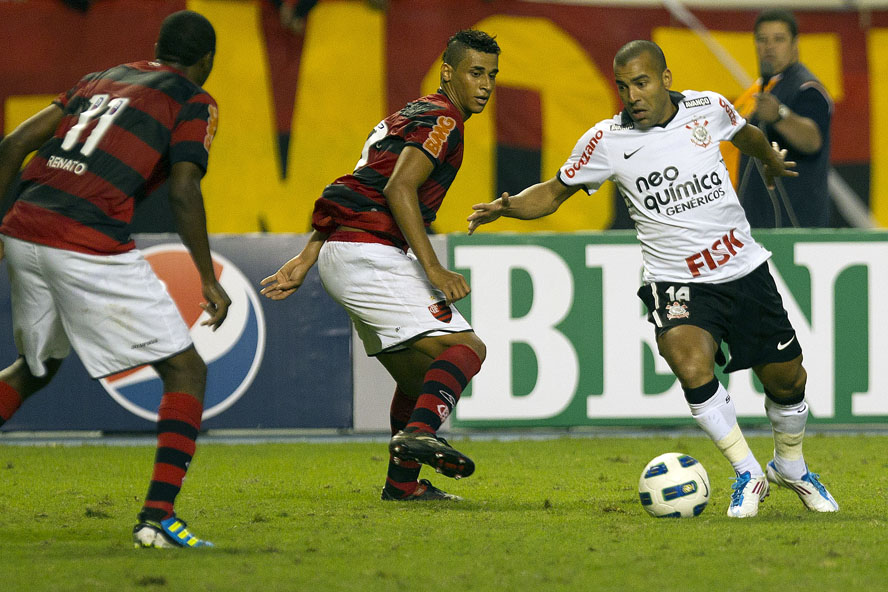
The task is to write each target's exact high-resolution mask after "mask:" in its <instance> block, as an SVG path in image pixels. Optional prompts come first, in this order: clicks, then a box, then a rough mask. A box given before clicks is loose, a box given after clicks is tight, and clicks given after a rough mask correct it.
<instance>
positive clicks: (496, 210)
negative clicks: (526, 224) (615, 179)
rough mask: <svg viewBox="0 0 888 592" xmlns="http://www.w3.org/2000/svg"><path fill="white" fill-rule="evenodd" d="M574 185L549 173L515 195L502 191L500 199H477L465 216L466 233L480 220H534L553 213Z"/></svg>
mask: <svg viewBox="0 0 888 592" xmlns="http://www.w3.org/2000/svg"><path fill="white" fill-rule="evenodd" d="M576 191H577V188H576V187H568V186H567V185H565V184H564V183H562V182H561V181H559V180H558V177H552V178H551V179H549V180H548V181H544V182H542V183H537V184H536V185H531V186H530V187H528V188H527V189H525V190H524V191H522V192H521V193H519V194H518V195H509V194H508V193H503V194H502V195H501V196H500V197H499V199H496V200H494V201H492V202H490V203H479V204H475V205H473V206H472V209H473V210H474V212H472V213H471V214H470V215H469V217H468V218H467V220H468V222H469V234H472V233H473V232H475V229H477V228H478V227H479V226H481V225H482V224H490V223H491V222H493V221H494V220H496V219H498V218H499V217H500V216H505V217H507V218H518V219H520V220H533V219H535V218H542V217H544V216H548V215H549V214H552V213H554V212H555V211H556V210H558V208H560V207H561V204H563V203H564V202H565V201H566V200H567V198H569V197H570V196H571V195H573V194H574V193H576Z"/></svg>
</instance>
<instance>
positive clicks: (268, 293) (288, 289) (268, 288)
mask: <svg viewBox="0 0 888 592" xmlns="http://www.w3.org/2000/svg"><path fill="white" fill-rule="evenodd" d="M309 269H311V265H308V264H306V263H305V262H304V261H303V260H302V258H301V257H299V256H298V255H297V256H296V257H293V258H292V259H290V260H289V261H287V262H286V263H284V264H283V265H281V268H280V269H278V270H277V272H276V273H275V274H274V275H270V276H268V277H267V278H265V279H264V280H262V281H261V282H260V284H262V285H263V286H265V287H264V288H262V290H261V291H260V292H259V293H260V294H262V295H263V296H265V297H267V298H271V299H272V300H283V299H284V298H286V297H288V296H289V295H290V294H292V293H293V292H295V291H296V290H298V289H299V287H300V286H301V285H302V282H304V281H305V276H306V274H307V273H308V270H309Z"/></svg>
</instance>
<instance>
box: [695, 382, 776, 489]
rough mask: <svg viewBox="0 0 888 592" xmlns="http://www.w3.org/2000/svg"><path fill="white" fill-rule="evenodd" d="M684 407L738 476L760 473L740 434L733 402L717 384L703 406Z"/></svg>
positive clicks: (760, 467) (756, 462) (755, 475)
mask: <svg viewBox="0 0 888 592" xmlns="http://www.w3.org/2000/svg"><path fill="white" fill-rule="evenodd" d="M688 406H689V407H690V408H691V415H693V416H694V420H695V421H696V422H697V425H699V426H700V428H702V430H703V431H704V432H706V434H707V435H708V436H709V437H710V439H712V441H713V442H715V445H716V446H717V447H718V449H719V450H721V452H722V454H723V455H725V458H727V459H728V461H730V463H731V466H732V467H734V470H735V471H736V472H737V474H738V475H740V474H743V473H745V472H747V471H749V473H750V475H752V476H753V477H757V476H759V475H763V474H764V472H763V471H762V466H761V465H760V464H759V462H758V460H756V458H755V455H753V454H752V450H750V449H749V445H748V444H747V443H746V438H744V437H743V432H741V431H740V426H739V425H738V424H737V411H736V410H735V409H734V402H733V401H731V396H730V395H729V394H728V391H726V390H725V387H724V386H722V385H721V384H719V385H718V390H716V391H715V394H714V395H713V396H712V397H710V398H709V399H707V400H706V401H704V402H703V403H699V404H696V403H688Z"/></svg>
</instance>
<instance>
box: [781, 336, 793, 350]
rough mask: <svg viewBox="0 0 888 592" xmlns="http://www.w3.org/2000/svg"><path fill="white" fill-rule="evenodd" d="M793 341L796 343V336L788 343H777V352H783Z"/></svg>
mask: <svg viewBox="0 0 888 592" xmlns="http://www.w3.org/2000/svg"><path fill="white" fill-rule="evenodd" d="M793 341H795V335H793V336H792V339H790V340H789V341H787V342H786V343H777V350H778V351H783V350H785V349H786V348H787V347H789V344H790V343H792V342H793Z"/></svg>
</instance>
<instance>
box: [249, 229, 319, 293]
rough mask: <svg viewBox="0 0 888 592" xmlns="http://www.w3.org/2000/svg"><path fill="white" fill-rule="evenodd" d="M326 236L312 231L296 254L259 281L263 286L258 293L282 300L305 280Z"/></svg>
mask: <svg viewBox="0 0 888 592" xmlns="http://www.w3.org/2000/svg"><path fill="white" fill-rule="evenodd" d="M327 236H328V235H326V234H324V233H321V232H318V231H317V230H315V231H314V232H312V234H311V237H309V239H308V244H307V245H305V248H303V249H302V251H300V252H299V254H298V255H296V256H295V257H293V258H292V259H290V260H289V261H287V262H286V263H284V264H283V265H281V268H280V269H278V270H277V272H275V274H274V275H270V276H268V277H267V278H265V279H264V280H262V281H261V282H260V283H261V284H262V285H263V286H265V287H264V288H262V290H261V291H260V292H259V293H260V294H262V295H264V296H265V297H266V298H271V299H272V300H283V299H284V298H286V297H287V296H289V295H290V294H292V293H293V292H295V291H296V290H298V289H299V287H300V286H301V285H302V282H304V281H305V276H306V275H307V274H308V270H310V269H311V268H312V266H313V265H314V264H315V263H316V262H317V260H318V254H319V253H320V252H321V247H322V246H323V245H324V241H325V240H327Z"/></svg>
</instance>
